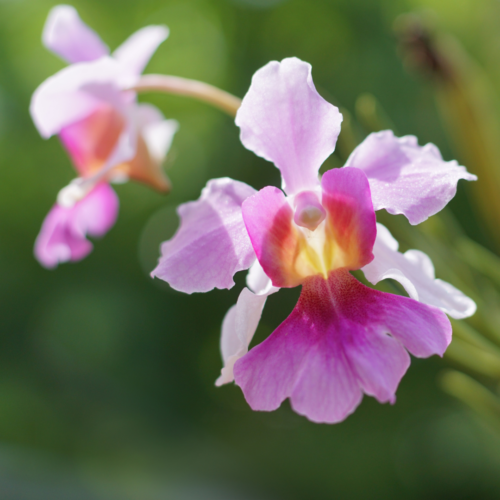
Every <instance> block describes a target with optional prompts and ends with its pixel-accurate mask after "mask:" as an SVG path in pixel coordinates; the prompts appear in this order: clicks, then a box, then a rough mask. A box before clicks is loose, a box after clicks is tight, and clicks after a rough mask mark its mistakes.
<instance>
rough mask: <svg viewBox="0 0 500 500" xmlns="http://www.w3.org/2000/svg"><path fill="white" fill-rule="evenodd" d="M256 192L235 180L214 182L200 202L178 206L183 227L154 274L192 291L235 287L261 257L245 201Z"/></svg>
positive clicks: (163, 250) (164, 248)
mask: <svg viewBox="0 0 500 500" xmlns="http://www.w3.org/2000/svg"><path fill="white" fill-rule="evenodd" d="M254 193H255V190H254V189H253V188H252V187H250V186H248V185H247V184H244V183H243V182H238V181H234V180H232V179H228V178H223V179H214V180H211V181H209V182H208V184H207V186H206V187H205V188H204V189H203V191H202V193H201V197H200V198H199V200H197V201H193V202H190V203H185V204H183V205H181V206H180V207H179V208H178V213H179V216H180V218H181V224H180V227H179V229H178V231H177V233H176V234H175V235H174V237H173V238H172V239H171V240H169V241H167V242H165V243H163V244H162V247H161V253H162V255H161V257H160V260H159V263H158V266H157V267H156V269H154V271H153V272H152V273H151V276H153V277H158V278H160V279H162V280H164V281H166V282H167V283H169V284H170V286H172V288H175V289H176V290H180V291H181V292H186V293H193V292H207V291H209V290H212V289H213V288H231V287H232V286H233V285H234V281H233V276H234V274H235V273H236V272H238V271H241V270H243V269H248V268H249V267H250V266H251V265H252V263H253V262H254V260H255V253H254V251H253V249H252V245H251V243H250V239H249V237H248V234H247V231H246V229H245V224H244V222H243V216H242V214H241V204H242V203H243V201H244V200H245V199H246V198H248V197H249V196H251V195H252V194H254Z"/></svg>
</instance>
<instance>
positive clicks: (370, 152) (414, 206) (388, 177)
mask: <svg viewBox="0 0 500 500" xmlns="http://www.w3.org/2000/svg"><path fill="white" fill-rule="evenodd" d="M345 166H346V167H356V168H360V169H361V170H363V171H364V172H365V174H366V175H367V177H368V180H369V181H370V189H371V192H372V199H373V206H374V208H375V210H381V209H383V208H385V209H386V210H387V211H388V212H389V213H391V214H394V215H396V214H403V215H405V216H406V217H407V219H408V220H409V221H410V224H414V225H415V224H420V223H421V222H423V221H424V220H426V219H427V218H429V217H430V216H431V215H434V214H436V213H437V212H439V211H440V210H442V209H443V208H444V207H445V205H446V204H447V203H448V202H449V201H450V200H451V199H452V198H453V197H454V196H455V193H456V192H457V183H458V181H459V180H460V179H465V180H468V181H474V180H476V179H477V177H476V176H475V175H472V174H470V173H469V172H467V170H466V169H465V167H462V166H460V165H458V163H457V162H456V161H448V162H446V161H444V160H443V158H442V157H441V153H440V152H439V150H438V149H437V148H436V146H434V145H433V144H427V145H425V146H419V145H418V142H417V138H416V137H414V136H411V135H408V136H405V137H400V138H397V137H394V134H393V133H392V132H391V131H390V130H385V131H382V132H376V133H374V134H370V135H369V136H368V137H367V138H366V139H365V140H364V141H363V142H362V143H361V144H360V145H359V146H358V147H357V148H356V149H355V150H354V151H353V152H352V154H351V156H350V157H349V159H348V160H347V163H346V165H345Z"/></svg>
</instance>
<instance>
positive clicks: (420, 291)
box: [363, 224, 476, 319]
mask: <svg viewBox="0 0 500 500" xmlns="http://www.w3.org/2000/svg"><path fill="white" fill-rule="evenodd" d="M373 253H374V255H375V258H374V260H373V261H372V262H371V263H370V264H368V265H367V266H365V267H364V268H363V272H364V273H365V276H366V279H367V280H368V281H369V282H370V283H373V284H374V285H375V284H377V283H378V282H379V281H382V280H383V279H387V278H390V279H394V280H396V281H399V283H401V285H403V287H404V289H405V290H406V291H407V292H408V295H409V296H410V297H411V298H412V299H415V300H418V301H420V302H423V303H424V304H429V305H431V306H434V307H438V308H439V309H441V310H442V311H444V312H445V313H447V314H449V315H450V316H451V317H452V318H455V319H463V318H468V317H469V316H472V315H473V314H474V313H475V312H476V304H475V302H474V301H473V300H472V299H470V298H469V297H467V296H466V295H464V294H463V293H462V292H461V291H460V290H457V289H456V288H455V287H454V286H452V285H450V284H449V283H447V282H446V281H441V280H440V279H435V275H434V266H433V265H432V261H431V259H430V258H429V257H428V256H427V255H426V254H425V253H423V252H420V251H418V250H408V251H407V252H405V253H404V254H402V253H400V252H398V242H397V241H396V240H395V239H394V238H393V237H392V235H391V233H390V232H389V230H388V229H387V228H386V227H385V226H383V225H382V224H377V239H376V241H375V246H374V247H373Z"/></svg>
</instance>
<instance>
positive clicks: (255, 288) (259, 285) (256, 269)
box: [247, 260, 279, 295]
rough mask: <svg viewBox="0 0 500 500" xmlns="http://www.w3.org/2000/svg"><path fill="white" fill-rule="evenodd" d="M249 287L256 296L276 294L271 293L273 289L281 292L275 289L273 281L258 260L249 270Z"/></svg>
mask: <svg viewBox="0 0 500 500" xmlns="http://www.w3.org/2000/svg"><path fill="white" fill-rule="evenodd" d="M247 286H248V288H249V289H250V290H251V291H252V292H253V293H255V294H256V295H264V294H268V293H274V292H270V290H271V289H272V288H274V289H275V291H278V290H279V288H277V287H273V283H272V281H271V279H270V278H269V276H268V275H267V274H266V273H265V272H264V269H262V266H261V265H260V262H259V261H258V260H256V261H255V262H254V263H253V264H252V266H251V267H250V269H249V270H248V274H247Z"/></svg>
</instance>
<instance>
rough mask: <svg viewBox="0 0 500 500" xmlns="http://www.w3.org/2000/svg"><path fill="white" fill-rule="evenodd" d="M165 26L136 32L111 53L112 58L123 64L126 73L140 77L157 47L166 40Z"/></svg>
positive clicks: (166, 31) (149, 27) (166, 29)
mask: <svg viewBox="0 0 500 500" xmlns="http://www.w3.org/2000/svg"><path fill="white" fill-rule="evenodd" d="M168 33H169V31H168V28H167V27H166V26H146V27H145V28H142V29H140V30H139V31H136V32H135V33H134V34H133V35H131V36H130V37H129V38H127V40H125V42H123V43H122V44H121V45H120V46H119V47H118V48H117V49H116V50H115V51H114V53H113V57H114V58H115V59H116V60H118V61H120V62H121V63H123V65H124V66H125V67H126V68H127V70H128V71H130V72H131V73H133V74H135V75H140V74H141V73H142V72H143V71H144V68H145V67H146V65H147V64H148V62H149V60H150V59H151V56H152V55H153V54H154V53H155V52H156V49H157V48H158V46H159V45H160V44H161V43H162V42H163V41H165V40H166V39H167V37H168Z"/></svg>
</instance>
